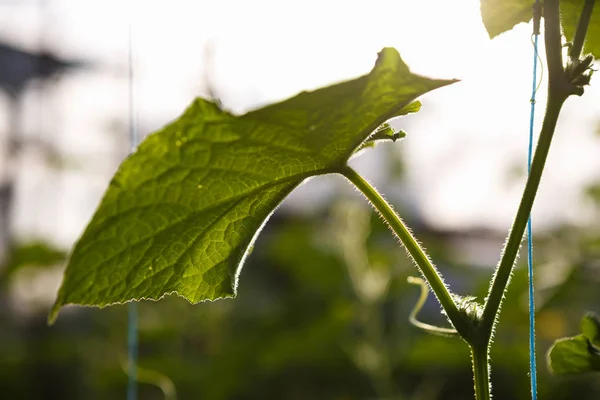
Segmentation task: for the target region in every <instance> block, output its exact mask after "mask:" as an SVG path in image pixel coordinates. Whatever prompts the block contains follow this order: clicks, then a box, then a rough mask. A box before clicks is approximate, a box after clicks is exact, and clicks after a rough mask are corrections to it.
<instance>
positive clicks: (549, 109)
mask: <svg viewBox="0 0 600 400" xmlns="http://www.w3.org/2000/svg"><path fill="white" fill-rule="evenodd" d="M544 4H545V8H544V12H545V14H544V16H545V18H546V24H545V41H546V56H547V61H548V72H549V85H548V103H547V105H546V114H545V115H544V122H543V124H542V130H541V133H540V138H539V141H538V144H537V147H536V149H535V155H534V157H533V162H532V164H531V172H530V175H529V177H528V179H527V183H526V184H525V190H524V191H523V196H522V197H521V203H520V204H519V209H518V211H517V215H516V216H515V221H514V223H513V226H512V228H511V231H510V234H509V236H508V241H507V243H506V247H505V248H504V253H503V255H502V259H501V260H500V265H499V266H498V268H497V269H496V273H495V275H494V279H493V280H492V285H491V288H490V292H489V295H488V297H487V300H486V303H485V308H484V311H483V321H482V325H483V331H484V332H485V333H486V334H487V336H488V341H489V338H490V337H491V334H492V330H493V326H494V323H495V321H496V318H497V316H498V313H499V310H500V304H501V302H502V297H503V296H504V291H505V290H506V287H507V285H508V281H509V279H510V275H511V273H512V269H513V266H514V263H515V260H516V258H517V253H518V252H519V247H520V246H521V241H522V239H523V233H524V232H525V227H526V226H527V221H528V220H529V215H530V213H531V208H532V207H533V202H534V200H535V195H536V193H537V190H538V188H539V185H540V181H541V179H542V173H543V171H544V166H545V164H546V159H547V157H548V152H549V150H550V144H551V143H552V137H553V135H554V130H555V129H556V123H557V122H558V116H559V114H560V110H561V108H562V106H563V104H564V102H565V100H566V99H567V97H569V95H570V94H571V93H572V92H571V87H570V85H569V84H568V82H566V78H565V74H564V69H563V65H562V55H561V43H560V12H559V4H558V0H547V1H546V2H545V3H544Z"/></svg>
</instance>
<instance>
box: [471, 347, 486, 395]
mask: <svg viewBox="0 0 600 400" xmlns="http://www.w3.org/2000/svg"><path fill="white" fill-rule="evenodd" d="M488 351H489V348H488V346H487V344H484V345H471V360H472V362H473V379H474V381H475V399H476V400H489V399H490V398H491V395H490V369H489V365H488Z"/></svg>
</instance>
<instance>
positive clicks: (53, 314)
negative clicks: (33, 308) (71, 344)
mask: <svg viewBox="0 0 600 400" xmlns="http://www.w3.org/2000/svg"><path fill="white" fill-rule="evenodd" d="M61 307H62V305H61V304H60V303H59V302H58V300H57V301H56V302H55V303H54V305H53V306H52V309H50V312H49V313H48V319H47V323H48V326H52V325H54V323H55V322H56V319H57V318H58V313H59V312H60V308H61Z"/></svg>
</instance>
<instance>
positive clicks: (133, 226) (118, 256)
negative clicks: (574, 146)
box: [49, 48, 455, 321]
mask: <svg viewBox="0 0 600 400" xmlns="http://www.w3.org/2000/svg"><path fill="white" fill-rule="evenodd" d="M453 82H455V81H453V80H432V79H428V78H424V77H421V76H418V75H414V74H412V73H410V71H409V70H408V67H407V66H406V64H404V62H403V61H402V60H401V58H400V55H399V54H398V52H397V51H396V50H395V49H392V48H386V49H384V50H383V51H382V52H381V53H380V54H379V57H378V59H377V62H376V64H375V67H374V69H373V70H372V71H371V72H370V73H369V74H367V75H365V76H362V77H360V78H357V79H354V80H351V81H347V82H343V83H340V84H337V85H333V86H329V87H326V88H323V89H319V90H317V91H314V92H303V93H301V94H299V95H297V96H296V97H293V98H291V99H289V100H286V101H283V102H281V103H278V104H274V105H271V106H268V107H265V108H262V109H259V110H256V111H253V112H250V113H248V114H245V115H242V116H237V117H236V116H233V115H231V114H229V113H227V112H226V111H223V110H221V109H220V108H219V107H218V106H217V105H216V104H214V103H212V102H210V101H207V100H203V99H197V100H195V101H194V102H193V103H192V105H191V106H190V107H189V108H188V109H187V110H186V111H185V112H184V114H183V115H182V116H181V117H180V118H179V119H177V120H175V121H174V122H172V123H171V124H170V125H167V126H166V127H165V128H164V129H162V130H161V131H159V132H156V133H154V134H152V135H150V136H149V137H148V138H147V139H146V140H144V142H143V143H142V144H141V145H140V146H139V148H138V149H137V151H136V152H135V153H133V154H132V155H131V156H130V157H128V158H127V159H126V160H125V161H124V162H123V163H122V164H121V166H120V168H119V170H118V171H117V173H116V175H115V176H114V177H113V179H112V181H111V183H110V186H109V188H108V190H107V191H106V193H105V195H104V198H103V199H102V201H101V203H100V206H99V207H98V209H97V211H96V213H95V215H94V217H93V218H92V221H91V222H90V224H89V225H88V227H87V228H86V230H85V232H84V233H83V235H82V237H81V238H80V239H79V242H78V243H77V244H76V245H75V248H74V249H73V251H72V254H71V256H70V260H69V263H68V266H67V269H66V271H65V276H64V279H63V283H62V286H61V288H60V291H59V293H58V297H57V299H56V302H55V304H54V307H53V309H52V311H51V313H50V316H49V320H50V321H53V320H54V319H55V318H56V316H57V313H58V310H59V309H60V307H61V306H63V305H66V304H79V305H88V306H100V307H103V306H107V305H110V304H115V303H122V302H126V301H130V300H139V299H153V300H156V299H160V298H161V297H163V296H165V295H167V294H174V293H176V294H178V295H180V296H182V297H184V298H186V299H187V300H189V301H190V302H192V303H196V302H199V301H204V300H215V299H219V298H227V297H234V296H235V294H236V288H237V283H238V276H239V274H240V270H241V266H242V264H243V261H244V258H245V257H246V255H247V251H248V248H249V247H250V246H251V245H252V243H253V241H254V239H255V237H256V236H257V233H258V232H259V231H260V229H261V227H262V226H263V224H264V223H265V222H266V220H267V218H268V217H269V215H270V214H271V213H272V212H273V211H274V210H275V208H276V207H277V206H278V205H279V204H280V203H281V201H282V200H283V199H284V198H285V197H286V196H287V195H288V194H289V193H290V192H291V191H292V190H293V189H294V188H295V187H296V186H298V185H299V184H300V183H301V182H302V181H304V180H305V179H307V178H309V177H311V176H315V175H320V174H327V173H334V172H336V171H339V170H340V169H341V168H342V167H343V166H344V165H345V164H346V162H347V160H348V158H349V157H350V156H351V155H352V154H353V152H354V150H355V149H356V148H357V147H358V146H360V145H361V143H363V142H364V141H365V140H366V139H367V138H368V137H369V135H370V134H372V133H373V131H374V130H375V129H376V128H377V127H378V126H380V125H381V124H383V123H384V122H385V121H387V120H388V119H390V118H392V117H396V116H400V115H404V114H406V113H407V112H411V111H414V110H415V105H414V104H412V102H413V100H414V99H415V98H417V97H419V96H420V95H422V94H424V93H426V92H428V91H430V90H433V89H436V88H439V87H442V86H445V85H448V84H451V83H453Z"/></svg>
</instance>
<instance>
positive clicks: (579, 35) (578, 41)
mask: <svg viewBox="0 0 600 400" xmlns="http://www.w3.org/2000/svg"><path fill="white" fill-rule="evenodd" d="M595 2H596V0H585V4H584V5H583V11H582V12H581V15H580V16H579V21H578V23H577V30H576V31H575V36H574V37H573V45H572V46H571V50H570V51H569V57H570V58H571V59H572V60H573V59H578V58H579V56H581V51H582V50H583V42H584V41H585V36H586V35H587V29H588V25H589V24H590V18H591V17H592V11H594V3H595Z"/></svg>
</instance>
